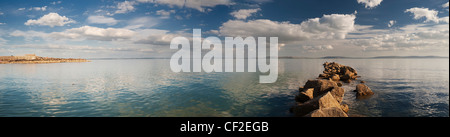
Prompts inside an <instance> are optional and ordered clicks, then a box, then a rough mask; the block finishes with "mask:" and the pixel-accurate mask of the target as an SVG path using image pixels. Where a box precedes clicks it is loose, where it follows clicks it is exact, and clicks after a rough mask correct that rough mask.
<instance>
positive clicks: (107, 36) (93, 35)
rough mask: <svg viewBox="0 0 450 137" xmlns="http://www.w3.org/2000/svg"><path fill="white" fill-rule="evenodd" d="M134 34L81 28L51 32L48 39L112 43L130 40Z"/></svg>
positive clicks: (128, 31) (123, 31) (115, 29)
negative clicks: (113, 41)
mask: <svg viewBox="0 0 450 137" xmlns="http://www.w3.org/2000/svg"><path fill="white" fill-rule="evenodd" d="M134 35H136V33H135V32H134V31H132V30H129V29H122V28H106V29H104V28H97V27H91V26H83V27H79V28H72V29H67V30H65V31H63V32H52V33H50V35H49V36H50V37H52V38H54V39H81V40H82V39H88V40H99V41H112V40H119V39H130V38H131V37H133V36H134Z"/></svg>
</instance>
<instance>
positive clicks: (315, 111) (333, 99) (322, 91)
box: [291, 62, 373, 117]
mask: <svg viewBox="0 0 450 137" xmlns="http://www.w3.org/2000/svg"><path fill="white" fill-rule="evenodd" d="M323 66H324V71H323V74H320V75H319V77H318V78H317V79H314V80H308V81H307V82H306V83H305V85H304V86H303V87H300V88H299V93H298V95H297V96H296V97H295V101H296V102H297V103H296V105H294V106H293V107H292V108H291V111H292V112H293V113H294V115H295V116H300V117H301V116H303V117H348V114H347V113H348V110H349V107H348V105H347V104H343V103H342V102H343V98H344V93H345V89H344V88H342V87H341V86H342V85H343V84H342V83H341V82H345V83H350V82H351V81H352V80H356V79H357V78H358V77H359V76H357V75H358V73H357V72H356V70H355V69H353V68H352V67H349V66H344V65H341V64H338V63H335V62H326V63H324V64H323ZM355 92H356V97H357V98H368V97H370V95H373V92H372V90H371V89H370V88H369V87H367V86H366V85H364V84H362V83H361V84H358V86H357V87H356V90H355Z"/></svg>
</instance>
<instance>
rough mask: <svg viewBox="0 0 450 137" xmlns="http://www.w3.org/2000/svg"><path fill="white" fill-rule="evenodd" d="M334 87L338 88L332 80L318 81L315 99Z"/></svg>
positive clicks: (315, 88)
mask: <svg viewBox="0 0 450 137" xmlns="http://www.w3.org/2000/svg"><path fill="white" fill-rule="evenodd" d="M334 87H338V85H337V83H336V82H334V81H330V80H317V85H316V86H315V87H314V97H317V96H320V95H322V94H324V93H327V92H328V91H331V90H332V89H333V88H334Z"/></svg>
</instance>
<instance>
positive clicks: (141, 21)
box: [125, 17, 159, 29]
mask: <svg viewBox="0 0 450 137" xmlns="http://www.w3.org/2000/svg"><path fill="white" fill-rule="evenodd" d="M127 23H128V26H126V27H125V28H126V29H138V28H150V27H153V26H155V25H157V24H158V23H159V19H157V18H152V17H137V18H133V19H131V20H129V21H128V22H127Z"/></svg>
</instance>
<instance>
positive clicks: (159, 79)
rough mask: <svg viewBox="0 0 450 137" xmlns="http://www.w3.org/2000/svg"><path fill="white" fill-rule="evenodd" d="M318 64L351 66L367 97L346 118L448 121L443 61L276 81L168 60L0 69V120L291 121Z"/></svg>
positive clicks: (397, 62)
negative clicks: (184, 69) (327, 70)
mask: <svg viewBox="0 0 450 137" xmlns="http://www.w3.org/2000/svg"><path fill="white" fill-rule="evenodd" d="M325 61H336V62H338V63H341V64H344V65H349V66H352V67H354V68H355V69H356V70H357V71H358V75H360V76H362V77H361V78H360V80H364V81H366V84H367V85H368V86H369V87H370V88H371V89H372V90H373V91H374V92H375V95H374V96H372V97H371V98H370V99H365V100H357V99H355V95H354V94H355V93H354V92H351V90H353V89H354V88H355V86H356V84H358V83H357V82H355V83H351V84H346V85H344V88H345V89H346V93H345V97H344V103H346V104H348V105H349V107H350V111H349V113H350V114H359V115H365V116H376V117H378V116H388V117H391V116H392V117H397V116H401V117H448V116H449V59H331V60H325V59H280V61H279V76H278V81H277V82H276V83H273V84H259V83H258V82H259V75H260V74H258V73H173V72H172V71H171V70H170V66H169V60H166V59H133V60H93V62H88V63H60V64H2V65H0V116H33V117H34V116H39V117H40V116H46V117H47V116H56V117H65V116H75V117H84V116H94V117H96V116H114V117H115V116H138V117H140V116H150V117H161V116H251V117H253V116H257V117H259V116H277V117H280V116H281V117H284V116H292V114H291V113H289V108H290V106H292V105H293V104H294V103H295V102H294V96H295V94H296V93H297V92H298V87H299V86H303V85H304V83H305V82H306V81H307V80H308V79H314V78H316V77H317V76H318V75H319V74H320V73H321V72H322V71H323V67H322V64H323V63H324V62H325Z"/></svg>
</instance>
